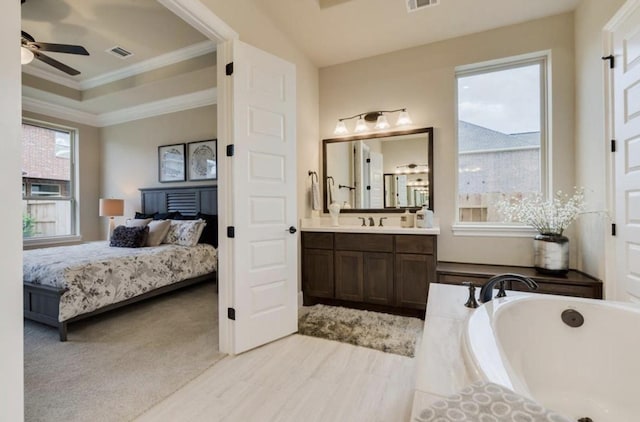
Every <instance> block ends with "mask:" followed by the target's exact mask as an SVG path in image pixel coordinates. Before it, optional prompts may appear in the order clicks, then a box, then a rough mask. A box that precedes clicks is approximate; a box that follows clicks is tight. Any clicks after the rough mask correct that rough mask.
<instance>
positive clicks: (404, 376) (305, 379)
mask: <svg viewBox="0 0 640 422" xmlns="http://www.w3.org/2000/svg"><path fill="white" fill-rule="evenodd" d="M415 377H416V360H415V359H412V358H407V357H403V356H399V355H394V354H390V353H383V352H380V351H377V350H372V349H367V348H363V347H356V346H351V345H349V344H344V343H338V342H334V341H329V340H323V339H318V338H314V337H307V336H302V335H297V334H295V335H292V336H289V337H286V338H284V339H282V340H278V341H276V342H274V343H271V344H268V345H266V346H262V347H260V348H258V349H256V350H253V351H250V352H247V353H245V354H242V355H239V356H236V357H226V358H224V359H223V360H221V361H220V362H218V363H217V364H216V365H214V366H212V367H211V368H209V369H208V370H207V371H206V372H204V373H203V374H202V375H200V376H199V377H198V378H196V379H195V380H193V381H191V382H190V383H189V384H187V385H186V386H184V387H183V388H182V389H180V390H178V391H177V392H176V393H174V394H173V395H172V396H170V397H169V398H167V399H166V400H164V401H162V402H161V403H159V404H158V405H156V406H155V407H153V408H151V409H150V410H148V411H147V412H146V413H145V414H143V415H142V416H140V417H139V418H138V419H136V420H137V421H139V422H146V421H150V422H151V421H153V422H157V421H185V422H186V421H207V422H212V421H234V422H235V421H237V422H245V421H260V422H269V421H292V422H293V421H295V422H301V421H304V422H321V421H322V422H324V421H327V422H341V421H345V422H357V421H367V422H371V421H381V422H382V421H384V422H396V421H397V422H404V421H408V420H409V418H410V415H411V403H412V400H413V390H414V386H415Z"/></svg>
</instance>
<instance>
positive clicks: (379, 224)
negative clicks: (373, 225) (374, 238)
mask: <svg viewBox="0 0 640 422" xmlns="http://www.w3.org/2000/svg"><path fill="white" fill-rule="evenodd" d="M386 219H387V217H380V223H378V226H380V227H382V220H386Z"/></svg>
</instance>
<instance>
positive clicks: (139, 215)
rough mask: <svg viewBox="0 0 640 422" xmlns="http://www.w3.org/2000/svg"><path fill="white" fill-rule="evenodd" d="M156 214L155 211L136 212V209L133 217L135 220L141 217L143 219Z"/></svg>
mask: <svg viewBox="0 0 640 422" xmlns="http://www.w3.org/2000/svg"><path fill="white" fill-rule="evenodd" d="M156 214H157V213H151V214H143V213H141V212H137V211H136V215H135V217H134V218H135V219H136V220H141V219H144V218H153V216H155V215H156Z"/></svg>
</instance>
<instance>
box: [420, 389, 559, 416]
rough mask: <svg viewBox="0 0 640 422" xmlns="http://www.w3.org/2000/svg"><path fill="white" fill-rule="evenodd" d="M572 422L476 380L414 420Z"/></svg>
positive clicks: (526, 399) (427, 409)
mask: <svg viewBox="0 0 640 422" xmlns="http://www.w3.org/2000/svg"><path fill="white" fill-rule="evenodd" d="M455 421H494V422H513V421H536V422H571V420H570V419H569V418H567V417H565V416H562V415H560V414H558V413H555V412H553V411H551V410H549V409H546V408H545V407H543V406H542V405H540V404H538V403H536V402H534V401H532V400H530V399H528V398H526V397H524V396H521V395H519V394H516V393H514V392H513V391H511V390H509V389H508V388H505V387H503V386H501V385H498V384H493V383H491V382H483V381H478V382H475V383H473V384H471V385H470V386H468V387H466V388H464V389H463V390H462V391H460V392H459V393H458V394H454V395H453V396H450V397H448V398H446V399H444V400H440V401H437V402H435V403H434V404H432V405H431V406H429V407H427V408H426V409H424V410H422V411H421V412H420V414H419V416H418V417H416V418H415V419H414V420H413V422H455Z"/></svg>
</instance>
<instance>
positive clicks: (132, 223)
mask: <svg viewBox="0 0 640 422" xmlns="http://www.w3.org/2000/svg"><path fill="white" fill-rule="evenodd" d="M151 221H153V219H152V218H129V219H127V221H125V223H124V225H125V226H127V227H145V226H146V225H147V224H149V223H150V222H151Z"/></svg>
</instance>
